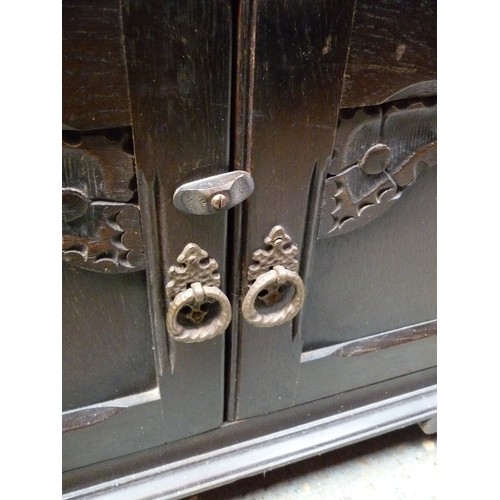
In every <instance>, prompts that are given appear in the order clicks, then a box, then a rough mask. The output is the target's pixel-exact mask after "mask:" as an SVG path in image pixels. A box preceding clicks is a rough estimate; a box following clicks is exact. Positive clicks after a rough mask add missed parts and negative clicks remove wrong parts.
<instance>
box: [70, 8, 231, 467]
mask: <svg viewBox="0 0 500 500" xmlns="http://www.w3.org/2000/svg"><path fill="white" fill-rule="evenodd" d="M69 7H71V9H70V10H71V12H72V16H73V17H70V18H68V19H69V21H68V25H67V26H66V28H65V29H66V33H67V37H68V39H71V40H72V43H73V45H75V44H76V45H75V46H78V47H80V45H78V43H77V42H78V40H76V39H77V38H78V34H79V32H78V30H77V29H76V27H75V26H76V25H77V24H78V18H79V16H80V17H81V19H82V22H83V24H84V25H86V24H85V23H86V20H88V19H91V5H90V4H88V3H87V4H85V5H82V6H81V8H80V7H79V6H73V4H68V9H69ZM107 7H108V10H106V9H104V10H106V12H105V13H103V14H102V15H101V14H100V6H96V15H97V16H100V22H101V24H102V23H108V24H107V26H108V31H109V32H108V31H106V30H105V31H106V33H105V34H106V36H107V35H109V37H108V38H106V37H105V38H106V40H105V41H107V42H109V43H111V45H112V46H111V45H106V44H104V46H105V47H104V48H105V49H106V50H107V51H109V55H108V57H107V58H104V59H102V58H101V59H99V58H98V59H99V61H98V62H99V63H102V64H104V66H106V68H108V70H110V71H111V69H110V68H111V66H112V64H111V63H110V61H111V60H114V58H115V59H116V58H117V60H118V61H119V62H120V64H121V63H122V62H123V64H125V63H126V68H125V67H124V68H122V67H121V66H120V64H118V67H117V68H115V70H116V71H118V70H121V69H123V70H124V74H125V76H126V82H127V87H126V98H127V99H126V100H127V102H128V100H129V98H130V111H129V112H130V116H131V118H130V120H129V119H125V121H124V122H123V123H122V122H120V120H118V122H120V125H123V124H124V123H126V124H127V125H130V126H127V127H121V126H120V127H116V126H115V125H114V123H115V122H114V121H113V120H114V118H113V120H112V122H113V127H114V128H111V129H106V130H94V129H92V130H86V129H87V128H92V127H90V126H89V123H91V122H92V121H95V123H96V125H95V126H96V128H99V126H100V125H101V124H102V123H107V122H106V120H107V119H108V118H110V117H113V116H115V115H113V113H111V115H110V114H106V113H104V114H101V115H95V116H101V117H102V118H103V120H101V119H96V120H94V119H93V117H94V111H93V109H94V107H95V108H96V109H97V110H101V109H102V107H103V106H104V104H103V103H104V102H107V101H106V100H105V99H104V98H103V99H104V100H103V99H101V100H99V99H98V97H99V95H95V96H94V97H95V99H94V101H92V102H90V104H89V107H88V109H80V108H78V106H80V105H81V103H78V102H76V101H74V102H72V103H67V104H71V106H72V105H73V104H75V102H76V104H75V105H78V106H77V107H76V108H74V110H73V111H71V112H70V108H71V106H69V107H68V106H66V108H65V109H66V110H67V111H68V114H67V116H71V117H72V120H73V121H72V122H71V127H73V128H76V127H80V129H79V130H70V131H69V130H66V131H65V132H64V134H63V135H64V137H63V142H64V150H63V181H64V188H63V258H64V260H65V261H66V262H67V264H66V265H67V266H69V267H68V272H67V273H66V282H65V292H66V293H65V294H64V295H65V306H64V307H65V309H64V318H65V319H64V321H65V323H64V327H65V333H64V339H65V341H64V342H65V351H66V355H65V358H64V361H63V364H64V367H65V370H66V373H67V377H66V380H65V405H66V408H65V409H66V410H67V411H65V413H64V415H63V431H64V432H63V463H64V469H65V470H69V469H74V468H77V467H82V466H85V465H88V464H91V463H96V462H99V461H102V460H107V459H110V458H114V457H119V456H121V455H124V454H129V453H133V452H135V451H139V450H144V449H147V448H150V447H152V446H156V445H159V444H162V443H166V442H169V441H173V440H177V439H180V438H183V437H186V436H191V435H194V434H198V433H200V432H203V431H206V430H209V429H213V428H216V427H218V426H220V425H221V423H222V418H223V412H224V404H223V403H224V399H223V397H224V393H223V388H224V379H223V376H224V338H223V335H221V336H219V337H217V338H214V339H212V340H209V341H206V342H202V343H199V344H184V343H180V342H174V341H172V340H171V339H170V338H169V337H168V333H167V330H166V326H165V313H166V310H167V307H168V298H167V296H166V293H165V285H166V284H167V282H168V280H169V276H168V272H167V271H168V268H169V267H170V266H172V265H173V264H176V262H177V257H178V255H179V254H180V253H181V251H182V250H183V248H184V246H185V245H186V244H187V243H190V242H193V243H196V244H197V245H199V246H200V247H201V248H202V249H204V250H206V251H207V252H208V255H209V256H210V257H211V258H214V259H215V260H216V261H217V263H218V266H219V269H218V271H219V272H220V274H221V281H222V286H221V288H222V289H224V281H225V272H226V270H225V261H226V230H227V214H226V213H221V214H215V215H212V216H206V217H200V216H195V215H188V214H184V213H182V212H180V211H178V210H177V209H176V208H175V207H174V206H173V203H172V196H173V193H174V191H175V189H176V188H177V187H179V185H181V184H183V183H186V182H189V181H192V180H196V179H199V178H201V177H207V176H210V175H214V174H217V173H222V172H226V171H227V170H228V169H229V167H230V158H229V132H230V128H229V127H230V89H231V50H232V4H231V2H230V1H229V0H228V1H216V2H208V3H207V2H197V1H188V2H186V1H174V2H163V1H142V0H130V1H124V2H115V3H113V2H111V3H110V4H109V5H108V6H107ZM82 9H83V10H82ZM116 9H118V10H116ZM70 21H71V23H70ZM87 24H88V23H87ZM99 26H100V25H99ZM117 33H118V34H119V35H120V36H118V37H117V36H115V35H116V34H117ZM80 35H81V36H82V37H83V38H84V40H83V42H85V40H87V38H86V37H88V33H87V31H86V30H83V31H82V33H80ZM103 36H104V35H103ZM97 39H99V37H97ZM117 40H118V41H119V43H118V46H115V45H116V44H115V45H113V43H114V42H115V41H117ZM83 42H82V43H83ZM91 42H92V40H90V41H89V43H90V44H91V45H92V43H93V42H92V43H91ZM73 45H71V46H73ZM81 47H83V49H85V47H87V45H85V43H83V45H81ZM100 48H101V47H100V46H99V44H97V45H96V44H95V43H94V44H93V45H92V47H91V49H92V50H94V52H95V51H97V52H99V50H100ZM83 49H82V50H83ZM85 50H86V49H85ZM89 50H90V49H89ZM122 56H123V57H122ZM68 58H69V55H68ZM91 59H92V58H91V57H90V58H89V57H87V59H85V61H86V65H84V66H85V68H84V69H85V71H87V72H88V76H89V78H90V79H91V81H92V82H93V83H94V84H95V85H97V87H98V88H97V89H95V88H94V89H93V90H92V92H91V93H92V94H93V95H94V94H95V93H96V92H97V91H98V90H100V91H103V92H104V91H106V90H105V89H106V83H107V82H108V81H107V80H106V78H105V77H102V81H101V82H100V83H99V81H98V79H97V80H96V78H97V75H95V74H91V72H92V67H91V64H90V63H89V61H90V60H91ZM68 60H69V59H68ZM71 61H72V63H74V62H75V61H74V60H73V59H72V60H71ZM108 63H109V64H108ZM96 64H97V63H96ZM100 67H101V66H99V64H97V66H95V68H94V69H95V70H96V71H99V68H100ZM82 70H83V69H82ZM68 71H69V72H71V70H70V69H68ZM103 71H104V70H103ZM106 71H107V70H106ZM116 71H115V73H113V74H114V75H115V76H117V75H118V73H119V71H118V73H117V72H116ZM120 75H121V76H123V74H121V73H120ZM120 75H118V76H120ZM121 76H120V78H121ZM120 78H118V80H120ZM118 80H116V82H115V83H116V85H117V87H116V89H115V90H117V92H118V91H119V92H118V93H119V94H120V95H122V97H123V96H124V95H125V94H123V93H121V90H123V89H121V87H120V85H119V83H120V82H121V83H123V81H122V80H120V82H118ZM113 81H114V80H113ZM68 82H69V80H68ZM71 82H72V83H73V84H75V85H76V83H75V80H71ZM81 85H82V88H81V90H82V91H83V90H85V89H86V87H85V85H86V83H85V80H83V81H82V82H81ZM119 87H120V88H119ZM89 89H90V88H89ZM89 89H87V90H88V91H89V92H90V91H91V90H89ZM66 90H67V93H68V95H67V96H66V94H65V96H66V97H65V99H67V100H68V101H71V99H73V98H74V97H75V92H76V91H75V89H73V88H72V87H71V85H70V84H69V83H68V87H67V89H66ZM107 92H108V93H109V95H108V97H112V95H114V94H112V92H111V90H109V89H108V91H107ZM80 107H81V106H80ZM77 108H78V109H77ZM84 108H85V107H84ZM71 109H73V108H71ZM84 111H88V113H87V114H85V113H84ZM115 118H116V117H115ZM122 118H123V116H122ZM89 120H90V122H89ZM118 122H117V123H118ZM85 130H86V131H85ZM73 268H74V269H73Z"/></svg>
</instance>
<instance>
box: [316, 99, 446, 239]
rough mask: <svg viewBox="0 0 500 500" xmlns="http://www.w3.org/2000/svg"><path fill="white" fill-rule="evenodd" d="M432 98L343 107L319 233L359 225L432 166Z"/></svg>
mask: <svg viewBox="0 0 500 500" xmlns="http://www.w3.org/2000/svg"><path fill="white" fill-rule="evenodd" d="M436 118H437V106H436V102H435V98H427V99H409V100H402V101H395V102H391V103H387V104H385V105H384V106H372V107H369V108H355V109H344V110H342V112H341V114H340V119H339V125H338V129H337V136H336V137H337V139H336V141H335V150H334V155H333V159H332V162H331V164H330V165H329V167H328V172H329V174H328V176H327V179H326V181H325V185H324V191H323V203H322V208H321V215H320V223H319V229H318V237H319V238H325V237H332V236H338V235H340V234H345V233H348V232H350V231H353V230H357V229H359V228H361V227H363V226H364V225H366V224H368V223H370V222H371V221H373V220H375V219H376V218H377V217H379V216H380V215H381V214H383V213H384V212H385V211H386V210H387V209H388V208H389V207H391V206H392V205H393V204H395V203H396V202H397V201H398V200H399V199H401V197H402V196H403V193H404V192H406V190H407V189H409V188H410V187H411V186H412V185H413V184H414V183H415V181H416V179H417V177H418V175H419V173H420V172H421V171H422V170H423V169H424V168H427V167H434V166H436V163H437V161H436V150H437V120H436Z"/></svg>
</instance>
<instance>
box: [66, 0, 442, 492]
mask: <svg viewBox="0 0 500 500" xmlns="http://www.w3.org/2000/svg"><path fill="white" fill-rule="evenodd" d="M62 9H63V134H62V135H63V175H62V180H63V203H62V210H63V219H62V231H63V339H62V342H63V359H62V366H63V468H64V472H63V493H64V496H65V498H94V497H99V496H106V497H109V498H111V497H116V498H152V497H154V498H182V497H183V496H187V495H189V494H192V493H195V492H197V491H201V490H203V489H206V488H209V487H213V486H215V485H218V484H222V483H224V482H227V481H231V480H234V479H237V478H239V477H243V476H245V475H249V474H252V473H256V472H259V471H262V470H267V469H269V468H272V467H276V466H279V465H281V464H284V463H288V462H290V461H293V460H298V459H300V458H305V457H307V456H310V455H312V454H315V453H316V454H317V453H318V452H321V451H326V450H328V449H332V448H334V447H337V446H343V445H345V444H348V443H349V442H354V441H356V440H359V439H363V438H366V437H369V436H371V435H375V434H377V433H381V432H387V431H389V430H391V429H396V428H398V427H403V426H405V425H410V424H412V423H422V422H426V421H427V422H428V423H427V424H426V425H427V429H429V428H430V427H432V423H433V422H434V420H435V415H436V388H435V384H436V338H437V337H436V336H437V326H436V325H437V323H436V315H437V312H436V146H437V137H436V114H437V92H436V5H435V3H434V2H431V1H427V0H424V1H421V2H412V3H411V4H408V5H407V4H406V3H405V2H401V1H400V0H380V1H377V2H370V1H367V0H366V1H365V0H351V1H346V0H334V1H323V0H320V1H316V0H315V1H292V0H251V1H244V0H241V1H231V0H219V1H176V0H175V1H174V0H172V1H170V0H162V1H160V0H151V1H142V0H106V1H94V0H84V1H81V0H79V1H73V0H64V1H63V7H62ZM432 419H434V420H432Z"/></svg>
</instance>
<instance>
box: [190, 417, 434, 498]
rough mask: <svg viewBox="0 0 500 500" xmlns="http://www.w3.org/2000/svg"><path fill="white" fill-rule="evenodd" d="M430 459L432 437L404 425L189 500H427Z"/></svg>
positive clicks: (431, 493)
mask: <svg viewBox="0 0 500 500" xmlns="http://www.w3.org/2000/svg"><path fill="white" fill-rule="evenodd" d="M436 455H437V437H436V435H431V436H428V435H425V434H424V433H423V432H422V431H421V430H420V428H419V427H417V426H415V427H409V428H406V429H401V430H399V431H395V432H393V433H390V434H386V435H384V436H380V437H377V438H373V439H370V440H368V441H365V442H363V443H358V444H354V445H351V446H348V447H346V448H343V449H340V450H334V451H332V452H329V453H326V454H324V455H321V456H319V457H315V458H311V459H308V460H305V461H302V462H297V463H295V464H291V465H289V466H286V467H283V468H281V469H276V470H274V471H270V472H268V473H267V474H261V475H259V476H255V477H253V478H247V479H241V480H240V481H237V482H236V483H233V484H229V485H226V486H222V487H220V488H216V489H214V490H212V491H207V492H204V493H200V494H198V495H195V496H192V497H190V499H189V500H233V499H234V500H236V499H238V500H239V499H241V500H261V499H262V500H264V499H265V500H271V499H277V500H278V499H279V500H284V499H291V500H295V499H302V498H304V499H308V500H315V499H318V500H319V499H322V500H324V499H327V500H330V499H331V500H365V499H366V500H398V499H405V500H432V499H435V498H436V489H437V486H436V482H437V479H436V476H437V470H436V469H437V465H436Z"/></svg>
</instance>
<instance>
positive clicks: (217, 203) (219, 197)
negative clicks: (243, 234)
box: [210, 194, 227, 210]
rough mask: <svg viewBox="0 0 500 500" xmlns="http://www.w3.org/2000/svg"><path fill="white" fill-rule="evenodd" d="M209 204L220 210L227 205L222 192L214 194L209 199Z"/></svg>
mask: <svg viewBox="0 0 500 500" xmlns="http://www.w3.org/2000/svg"><path fill="white" fill-rule="evenodd" d="M210 204H211V205H212V207H214V208H215V210H222V209H223V208H225V207H226V205H227V197H226V196H224V195H223V194H216V195H215V196H213V197H212V199H211V200H210Z"/></svg>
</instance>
